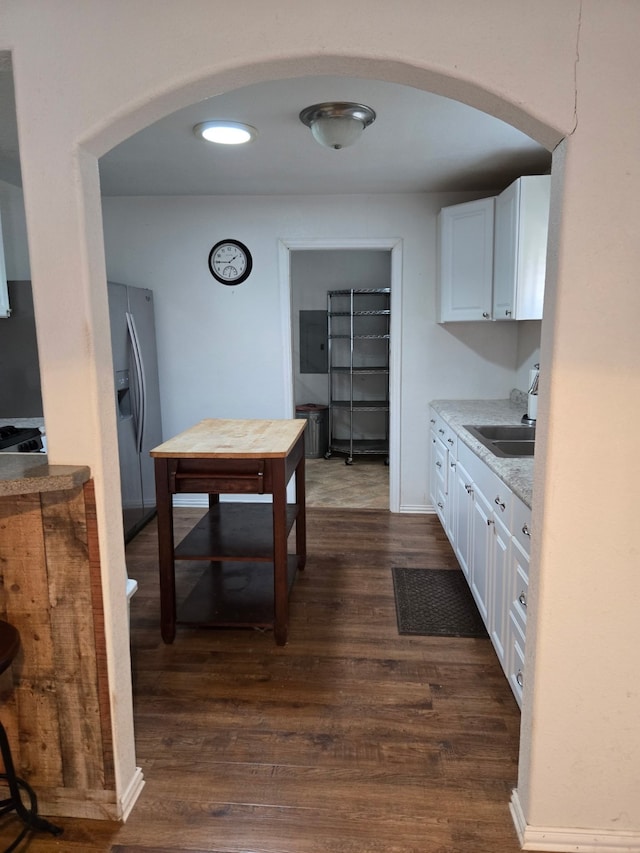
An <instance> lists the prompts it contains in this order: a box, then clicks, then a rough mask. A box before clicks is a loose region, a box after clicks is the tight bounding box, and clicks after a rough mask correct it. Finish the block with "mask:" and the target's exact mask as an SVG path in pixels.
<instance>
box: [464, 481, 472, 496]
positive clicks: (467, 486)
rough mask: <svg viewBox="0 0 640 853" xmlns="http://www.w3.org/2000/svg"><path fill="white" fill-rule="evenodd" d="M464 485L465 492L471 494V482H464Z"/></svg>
mask: <svg viewBox="0 0 640 853" xmlns="http://www.w3.org/2000/svg"><path fill="white" fill-rule="evenodd" d="M464 487H465V489H466V492H467V494H468V495H472V494H473V488H472V486H471V484H470V483H465V484H464Z"/></svg>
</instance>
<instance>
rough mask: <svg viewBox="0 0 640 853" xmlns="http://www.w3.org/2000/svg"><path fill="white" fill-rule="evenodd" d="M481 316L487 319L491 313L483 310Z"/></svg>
mask: <svg viewBox="0 0 640 853" xmlns="http://www.w3.org/2000/svg"><path fill="white" fill-rule="evenodd" d="M482 316H483V317H484V319H485V320H488V319H489V318H490V317H491V314H489V312H488V311H483V312H482Z"/></svg>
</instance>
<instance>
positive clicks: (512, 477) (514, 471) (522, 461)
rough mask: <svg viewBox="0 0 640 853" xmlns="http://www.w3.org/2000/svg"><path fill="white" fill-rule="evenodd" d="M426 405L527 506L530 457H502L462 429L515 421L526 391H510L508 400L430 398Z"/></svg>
mask: <svg viewBox="0 0 640 853" xmlns="http://www.w3.org/2000/svg"><path fill="white" fill-rule="evenodd" d="M523 397H524V401H523V399H522V398H523ZM430 405H431V407H432V408H433V409H434V411H435V412H437V413H438V414H439V415H440V417H441V418H442V419H443V420H444V421H446V422H447V424H449V426H450V427H451V429H453V431H454V432H455V433H456V435H457V437H458V441H462V442H464V444H466V445H467V447H469V448H470V450H472V451H473V452H474V453H475V454H476V456H479V457H480V458H481V459H482V460H483V462H485V463H486V464H487V466H488V467H489V468H491V470H492V471H494V472H495V473H496V474H497V475H498V477H500V479H501V480H502V481H503V482H504V483H506V484H507V486H509V488H510V489H511V491H512V492H513V493H514V494H515V495H517V496H518V497H519V498H520V500H522V501H524V503H525V504H526V505H527V506H528V507H531V496H532V492H533V457H531V456H521V457H517V458H515V459H502V458H500V457H499V456H494V454H493V453H492V452H491V451H490V450H489V449H488V448H486V447H485V446H484V444H481V443H480V442H479V441H478V440H477V439H476V438H474V437H473V435H471V433H470V432H469V431H468V430H466V429H464V425H465V424H470V425H471V426H476V425H478V424H519V423H520V422H521V419H522V415H523V414H525V412H526V411H527V402H526V395H521V394H520V392H514V393H512V395H511V399H509V400H432V402H431V403H430Z"/></svg>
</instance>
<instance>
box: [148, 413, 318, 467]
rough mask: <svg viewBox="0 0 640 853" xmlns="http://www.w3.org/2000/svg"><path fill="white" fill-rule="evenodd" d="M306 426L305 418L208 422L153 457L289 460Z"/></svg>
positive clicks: (159, 449)
mask: <svg viewBox="0 0 640 853" xmlns="http://www.w3.org/2000/svg"><path fill="white" fill-rule="evenodd" d="M306 425H307V422H306V420H304V419H303V418H292V419H289V420H272V421H263V420H225V419H221V418H207V419H205V420H203V421H200V423H197V424H196V425H195V426H193V427H191V428H190V429H187V430H185V431H184V432H181V433H179V434H178V435H176V436H174V438H170V439H169V440H168V441H165V442H163V443H162V444H159V445H158V447H154V448H153V450H152V451H151V456H154V457H190V458H202V459H266V458H273V457H282V456H288V454H289V453H290V452H291V450H292V448H293V446H294V444H295V443H296V441H297V440H298V438H299V437H300V435H301V434H302V432H303V431H304V428H305V427H306Z"/></svg>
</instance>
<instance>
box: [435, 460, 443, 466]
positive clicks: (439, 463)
mask: <svg viewBox="0 0 640 853" xmlns="http://www.w3.org/2000/svg"><path fill="white" fill-rule="evenodd" d="M436 468H442V462H440V461H439V460H438V462H436Z"/></svg>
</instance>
